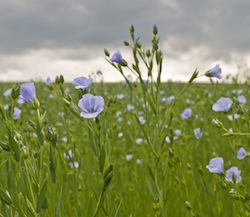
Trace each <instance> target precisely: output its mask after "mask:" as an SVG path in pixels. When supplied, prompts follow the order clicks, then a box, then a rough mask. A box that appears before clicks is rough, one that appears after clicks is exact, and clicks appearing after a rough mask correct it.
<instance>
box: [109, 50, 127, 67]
mask: <svg viewBox="0 0 250 217" xmlns="http://www.w3.org/2000/svg"><path fill="white" fill-rule="evenodd" d="M110 61H111V62H115V63H119V64H122V63H123V61H124V60H123V57H122V54H121V52H120V51H119V50H118V51H116V52H115V53H114V54H113V56H112V57H111V58H110Z"/></svg>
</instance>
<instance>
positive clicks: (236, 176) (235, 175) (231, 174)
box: [226, 166, 241, 183]
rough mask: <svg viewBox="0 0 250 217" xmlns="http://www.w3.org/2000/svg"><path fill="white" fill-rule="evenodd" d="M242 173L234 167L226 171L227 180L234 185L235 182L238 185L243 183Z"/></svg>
mask: <svg viewBox="0 0 250 217" xmlns="http://www.w3.org/2000/svg"><path fill="white" fill-rule="evenodd" d="M240 173H241V171H240V170H239V169H238V167H236V166H233V167H231V168H230V169H228V170H227V171H226V180H227V181H229V182H232V183H234V180H235V181H236V183H239V182H240V181H241V176H240Z"/></svg>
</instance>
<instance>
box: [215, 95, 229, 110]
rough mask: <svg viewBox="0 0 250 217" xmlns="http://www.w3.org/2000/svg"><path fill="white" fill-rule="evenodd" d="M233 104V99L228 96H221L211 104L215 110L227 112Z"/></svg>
mask: <svg viewBox="0 0 250 217" xmlns="http://www.w3.org/2000/svg"><path fill="white" fill-rule="evenodd" d="M232 104H233V101H232V100H231V99H230V98H226V97H221V98H220V99H219V100H217V102H216V103H214V104H213V107H212V109H213V110H214V111H215V112H228V111H229V110H230V108H231V106H232Z"/></svg>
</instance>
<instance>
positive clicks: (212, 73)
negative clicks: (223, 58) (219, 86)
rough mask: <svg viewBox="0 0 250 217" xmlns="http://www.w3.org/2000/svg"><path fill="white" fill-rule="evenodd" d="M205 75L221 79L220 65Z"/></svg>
mask: <svg viewBox="0 0 250 217" xmlns="http://www.w3.org/2000/svg"><path fill="white" fill-rule="evenodd" d="M205 75H206V76H207V77H216V78H219V79H221V68H220V65H219V64H217V65H216V66H214V67H213V68H212V69H210V70H209V71H207V72H206V74H205Z"/></svg>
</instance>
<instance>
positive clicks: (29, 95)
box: [19, 83, 36, 103]
mask: <svg viewBox="0 0 250 217" xmlns="http://www.w3.org/2000/svg"><path fill="white" fill-rule="evenodd" d="M19 97H20V98H21V99H22V100H24V101H25V102H27V103H30V102H31V101H33V100H34V99H35V98H36V88H35V85H34V83H24V84H22V85H21V87H20V96H19Z"/></svg>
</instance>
